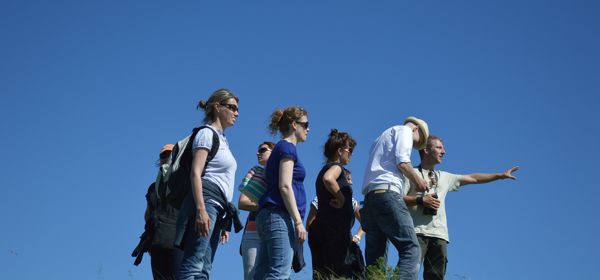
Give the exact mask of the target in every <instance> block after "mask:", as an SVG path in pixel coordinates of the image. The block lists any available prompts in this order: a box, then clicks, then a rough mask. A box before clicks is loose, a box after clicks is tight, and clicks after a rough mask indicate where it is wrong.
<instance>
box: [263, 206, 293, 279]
mask: <svg viewBox="0 0 600 280" xmlns="http://www.w3.org/2000/svg"><path fill="white" fill-rule="evenodd" d="M256 229H257V231H258V236H259V237H260V247H259V248H258V256H257V258H256V265H255V267H254V269H255V271H254V279H255V280H263V279H290V276H291V268H292V258H293V255H294V250H293V246H294V242H295V239H296V238H295V235H296V233H295V230H294V226H293V224H292V218H291V217H290V214H288V212H287V211H281V210H271V209H265V208H263V209H261V210H260V211H259V212H258V215H257V216H256Z"/></svg>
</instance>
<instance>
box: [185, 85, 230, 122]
mask: <svg viewBox="0 0 600 280" xmlns="http://www.w3.org/2000/svg"><path fill="white" fill-rule="evenodd" d="M231 98H233V99H235V101H236V102H240V99H239V98H238V97H237V96H235V95H234V94H233V93H232V92H231V91H229V90H228V89H224V88H221V89H218V90H216V91H215V92H213V94H211V95H210V97H209V98H208V101H204V100H200V101H199V102H198V106H196V108H198V109H202V110H204V123H208V122H212V121H214V120H215V119H216V118H217V115H216V114H215V112H214V111H213V108H214V105H215V104H224V103H225V102H226V101H227V100H229V99H231Z"/></svg>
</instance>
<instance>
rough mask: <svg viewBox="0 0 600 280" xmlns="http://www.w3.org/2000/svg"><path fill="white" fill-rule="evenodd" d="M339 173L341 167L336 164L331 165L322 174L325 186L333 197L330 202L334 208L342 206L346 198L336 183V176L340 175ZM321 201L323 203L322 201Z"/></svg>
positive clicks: (340, 172)
mask: <svg viewBox="0 0 600 280" xmlns="http://www.w3.org/2000/svg"><path fill="white" fill-rule="evenodd" d="M340 174H342V168H341V167H339V166H338V165H333V166H331V167H330V168H329V169H327V171H325V174H323V183H324V184H325V188H326V189H327V191H329V193H331V194H332V195H333V196H334V197H335V200H332V201H331V203H330V204H331V206H333V207H335V208H342V206H343V205H344V202H345V200H346V199H345V197H344V194H342V192H341V191H340V185H339V184H338V183H337V178H339V177H340ZM321 203H324V201H322V202H321Z"/></svg>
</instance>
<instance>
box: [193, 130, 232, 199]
mask: <svg viewBox="0 0 600 280" xmlns="http://www.w3.org/2000/svg"><path fill="white" fill-rule="evenodd" d="M210 127H212V128H213V129H214V130H215V131H216V132H217V133H218V134H219V150H218V151H217V154H215V157H214V158H213V159H212V160H211V161H209V162H208V165H207V166H206V172H205V174H204V176H203V177H202V178H203V179H206V180H209V181H211V182H213V183H215V184H217V186H219V188H221V191H223V193H224V194H225V196H226V197H227V200H228V201H229V202H231V200H232V199H233V190H234V189H235V170H236V169H237V162H236V161H235V158H234V157H233V154H232V153H231V151H230V150H229V142H227V138H225V135H224V134H223V133H222V132H221V131H219V130H218V129H216V128H214V127H213V126H210ZM212 142H213V132H212V130H210V129H206V128H205V129H202V130H200V131H199V132H198V134H196V138H194V143H193V145H192V148H193V150H194V151H195V150H196V149H198V148H206V149H208V151H209V152H210V149H211V148H212Z"/></svg>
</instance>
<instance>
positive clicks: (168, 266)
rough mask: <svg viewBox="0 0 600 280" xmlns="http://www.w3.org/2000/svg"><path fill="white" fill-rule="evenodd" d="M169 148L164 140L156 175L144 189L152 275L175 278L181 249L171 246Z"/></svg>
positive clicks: (173, 211)
mask: <svg viewBox="0 0 600 280" xmlns="http://www.w3.org/2000/svg"><path fill="white" fill-rule="evenodd" d="M172 151H173V144H166V145H164V146H163V147H162V148H161V149H160V154H159V161H158V175H157V176H156V180H155V181H154V182H153V183H152V184H151V185H150V187H149V188H148V192H147V193H146V202H147V206H146V213H145V215H144V216H145V219H146V228H147V229H150V231H151V232H152V233H153V234H152V240H151V246H150V250H149V253H150V263H151V267H152V275H153V278H154V279H175V274H176V271H177V268H178V267H179V264H180V263H181V259H182V258H183V251H182V250H179V249H178V248H176V247H175V246H173V241H174V235H175V223H176V221H177V216H178V215H179V211H177V209H175V208H173V207H171V205H169V203H168V202H167V201H166V188H165V179H164V178H165V175H166V174H167V170H168V169H169V163H168V159H169V156H170V155H171V152H172Z"/></svg>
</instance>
